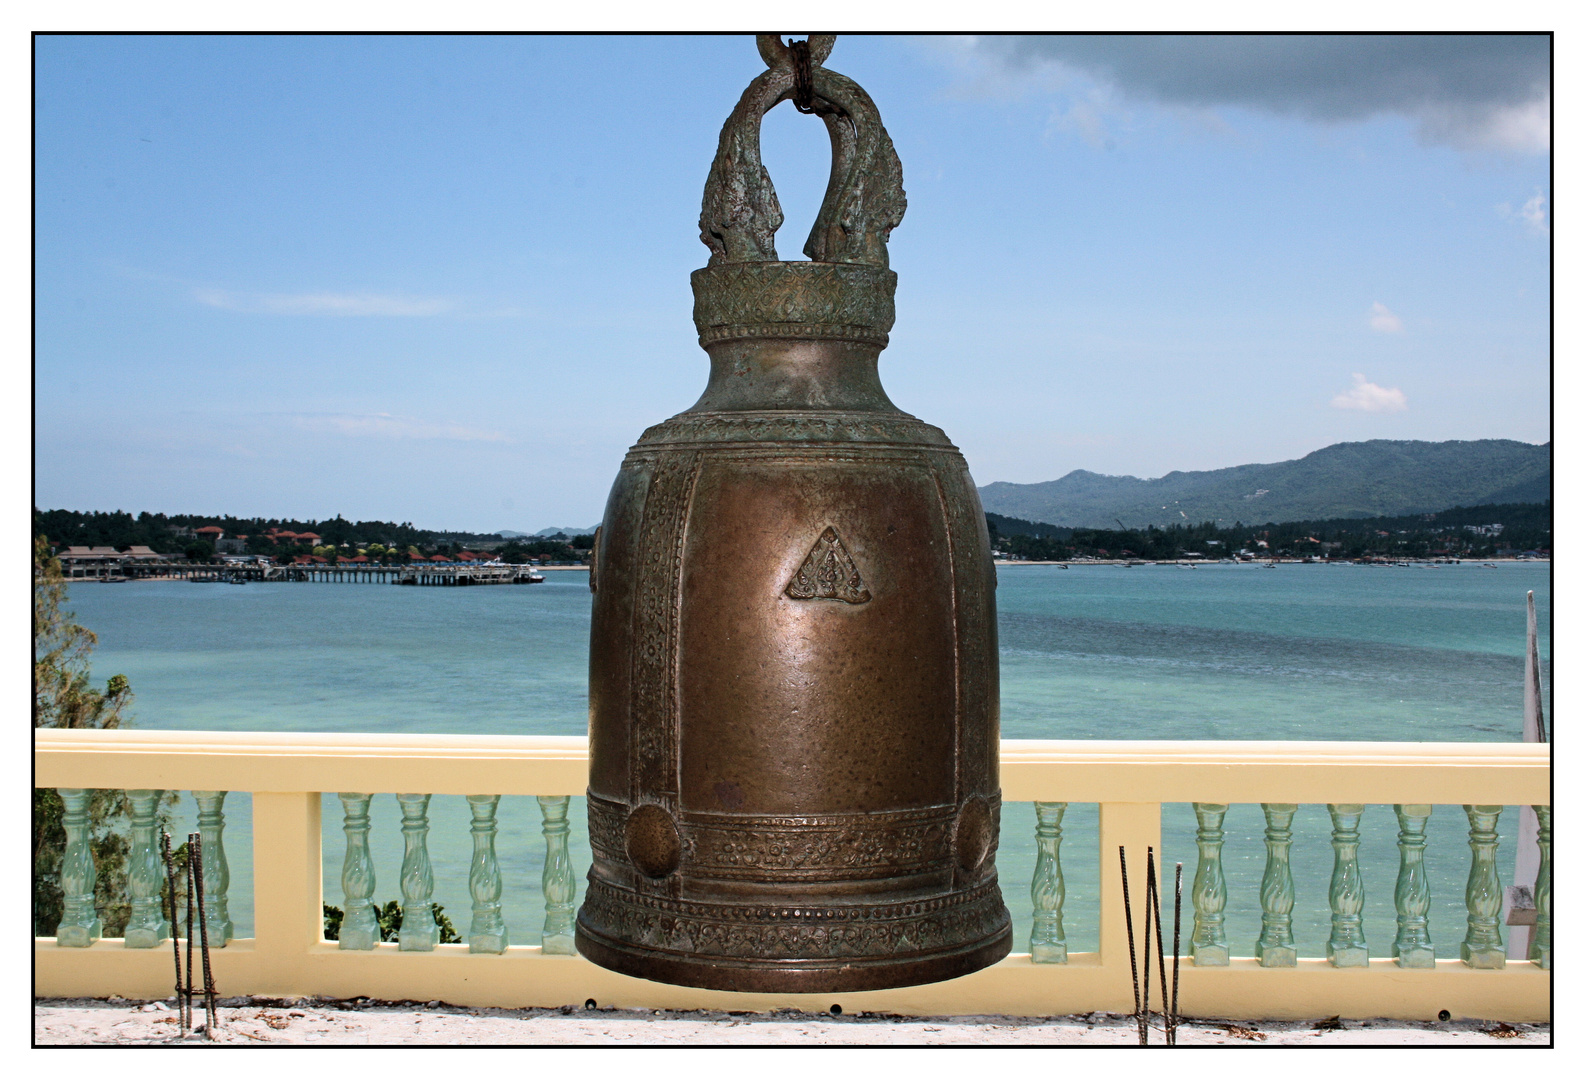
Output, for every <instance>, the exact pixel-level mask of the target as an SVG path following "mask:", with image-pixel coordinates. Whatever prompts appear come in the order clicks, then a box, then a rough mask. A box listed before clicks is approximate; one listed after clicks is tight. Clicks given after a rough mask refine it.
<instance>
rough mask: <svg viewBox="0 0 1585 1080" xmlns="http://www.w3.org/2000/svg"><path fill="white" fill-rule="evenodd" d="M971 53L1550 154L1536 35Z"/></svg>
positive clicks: (1141, 86) (1133, 41) (1274, 39)
mask: <svg viewBox="0 0 1585 1080" xmlns="http://www.w3.org/2000/svg"><path fill="white" fill-rule="evenodd" d="M970 49H971V51H972V52H973V53H975V54H977V56H978V57H980V58H981V59H983V60H985V61H989V62H990V63H991V64H993V65H994V66H996V67H1000V68H1002V69H1004V70H1006V71H1007V72H1008V73H1013V72H1017V71H1030V70H1033V69H1036V68H1040V67H1043V66H1046V65H1049V64H1057V65H1060V66H1062V67H1064V68H1068V69H1070V70H1073V71H1076V72H1081V73H1083V74H1086V75H1089V76H1090V77H1092V78H1094V79H1096V80H1098V81H1100V82H1103V83H1109V84H1111V85H1112V86H1113V87H1115V88H1116V89H1117V90H1118V91H1119V92H1120V93H1121V94H1122V95H1123V96H1124V97H1128V98H1133V99H1137V100H1143V101H1151V102H1156V103H1159V104H1163V105H1180V106H1189V107H1201V108H1206V107H1214V106H1218V105H1233V106H1242V107H1246V108H1252V109H1260V110H1264V111H1268V112H1275V113H1281V114H1288V115H1293V116H1298V117H1301V118H1304V119H1309V120H1320V121H1334V122H1335V121H1348V120H1363V119H1366V118H1368V117H1371V116H1375V115H1378V114H1381V113H1397V114H1401V115H1406V116H1410V117H1412V118H1414V119H1416V120H1417V121H1419V124H1420V134H1421V137H1422V138H1424V139H1426V140H1427V141H1431V142H1438V143H1448V144H1451V145H1456V146H1461V147H1467V148H1476V147H1485V148H1498V149H1509V150H1528V151H1538V150H1545V149H1547V148H1548V147H1549V146H1550V127H1551V99H1550V91H1549V88H1548V84H1549V79H1550V75H1551V59H1550V43H1549V41H1548V39H1547V38H1546V37H1545V36H1544V35H1540V34H1525V35H1503V34H1459V35H1412V34H1367V35H1352V34H1307V35H1274V34H1262V35H1230V34H1216V35H1173V34H1164V35H1132V34H1127V35H1006V36H983V37H977V38H974V39H973V41H972V44H971V46H970Z"/></svg>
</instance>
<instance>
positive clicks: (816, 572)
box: [787, 525, 870, 604]
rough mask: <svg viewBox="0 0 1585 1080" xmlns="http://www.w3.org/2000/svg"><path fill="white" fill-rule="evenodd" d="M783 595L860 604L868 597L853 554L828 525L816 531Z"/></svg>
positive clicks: (796, 598) (799, 598) (867, 591)
mask: <svg viewBox="0 0 1585 1080" xmlns="http://www.w3.org/2000/svg"><path fill="white" fill-rule="evenodd" d="M787 595H788V596H789V597H791V598H792V599H794V600H842V601H845V602H846V603H849V604H862V603H865V602H866V601H868V600H869V598H870V591H869V590H868V589H866V588H865V587H864V579H863V578H861V577H860V576H859V569H858V567H856V566H854V565H853V557H852V556H851V555H849V554H848V549H847V548H845V547H843V546H842V538H841V537H839V536H838V535H837V531H836V530H835V529H833V528H832V527H831V526H829V525H827V526H826V531H825V532H823V533H821V534H820V539H818V540H816V541H815V544H814V547H812V548H810V549H809V557H808V558H806V559H805V560H804V561H803V565H802V566H800V567H799V568H798V572H797V573H796V574H794V575H793V576H792V580H791V581H789V582H788V583H787Z"/></svg>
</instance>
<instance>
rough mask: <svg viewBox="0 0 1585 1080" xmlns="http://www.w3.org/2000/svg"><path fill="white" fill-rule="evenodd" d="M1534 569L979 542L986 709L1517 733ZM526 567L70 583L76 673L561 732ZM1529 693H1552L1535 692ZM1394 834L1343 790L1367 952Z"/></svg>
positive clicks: (1303, 872) (453, 847)
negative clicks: (1231, 560) (1225, 559)
mask: <svg viewBox="0 0 1585 1080" xmlns="http://www.w3.org/2000/svg"><path fill="white" fill-rule="evenodd" d="M1550 569H1551V568H1550V564H1547V563H1503V564H1499V565H1498V566H1497V567H1496V568H1494V569H1493V568H1486V567H1482V566H1480V565H1478V564H1468V563H1466V564H1463V565H1458V566H1410V567H1365V566H1327V565H1283V566H1279V567H1277V568H1275V569H1266V568H1264V567H1262V566H1260V565H1258V564H1255V565H1247V564H1246V565H1229V564H1215V565H1202V566H1199V567H1197V568H1195V569H1193V570H1190V569H1187V568H1182V567H1174V566H1154V565H1147V566H1137V567H1121V566H1116V567H1113V566H1075V567H1074V568H1073V569H1071V570H1062V569H1060V568H1058V567H1045V566H1012V567H1000V568H998V574H999V579H1000V580H999V586H998V592H997V602H998V608H999V620H1000V637H1001V678H1002V734H1003V736H1004V737H1006V738H1060V739H1087V738H1093V739H1357V740H1386V741H1399V740H1409V741H1456V742H1482V741H1512V740H1517V739H1518V738H1519V736H1520V730H1521V720H1522V703H1523V683H1522V671H1523V667H1522V664H1523V655H1524V639H1525V607H1524V600H1525V592H1526V590H1532V589H1533V590H1534V591H1535V596H1536V610H1537V615H1538V616H1539V620H1540V626H1541V639H1540V648H1541V655H1542V674H1543V683H1544V685H1545V686H1546V687H1547V688H1549V687H1550V683H1551V680H1550V669H1551V665H1550V658H1551V641H1550V636H1549V623H1550V615H1551V573H1550ZM545 576H546V579H547V580H546V582H545V583H544V584H543V585H534V586H517V587H511V588H484V589H436V588H430V589H425V588H418V589H412V588H407V589H403V588H392V587H389V586H379V585H351V584H323V585H321V584H280V583H252V584H248V585H241V586H238V585H222V584H198V583H188V582H129V583H123V584H111V585H102V584H97V583H79V584H75V585H73V586H72V587H71V599H70V603H69V605H68V606H69V607H70V608H72V609H73V610H75V612H76V613H77V616H78V619H79V621H80V622H82V623H83V624H84V625H86V626H88V627H89V628H90V629H92V630H94V631H95V632H96V633H97V634H98V635H99V647H98V650H97V651H96V653H95V654H94V674H95V678H96V679H97V680H99V681H101V682H102V681H103V680H104V679H106V678H108V677H109V676H110V675H112V674H115V673H118V672H119V673H122V674H125V675H126V676H128V678H129V679H130V680H131V683H132V688H133V690H134V692H135V694H136V700H135V701H134V704H133V709H132V712H133V716H134V723H135V724H136V726H137V727H139V728H166V729H189V730H191V729H208V730H272V731H357V732H478V733H500V734H556V735H573V734H582V733H583V732H584V730H585V724H586V714H587V685H586V684H587V671H588V632H589V591H588V585H587V578H586V577H585V576H584V575H583V574H582V573H581V572H551V573H547V574H546V575H545ZM1546 707H1547V716H1548V717H1549V718H1550V716H1551V708H1550V697H1549V696H1548V697H1547V698H1546ZM581 803H582V800H581V799H578V800H574V804H575V805H574V830H573V840H574V848H573V854H574V859H575V861H576V863H577V866H578V873H579V877H580V880H581V876H582V873H583V872H584V871H585V870H587V867H588V860H589V855H588V845H587V841H586V839H585V837H584V832H583V828H584V827H583V816H582V815H583V808H582V805H581ZM226 810H227V838H226V839H227V843H226V850H227V855H228V857H229V861H230V865H231V871H232V887H231V901H232V902H231V912H232V917H233V919H234V920H235V921H236V923H237V934H238V936H243V937H245V936H249V935H251V933H252V922H253V919H252V872H251V868H252V854H251V850H250V835H251V814H250V812H249V811H250V807H249V800H248V797H247V795H246V794H242V793H239V794H235V795H232V796H231V797H230V798H229V799H228V800H227V803H226ZM183 812H184V814H185V820H183V821H182V822H181V823H180V826H181V828H182V829H183V831H185V829H186V828H188V827H191V820H192V805H191V800H190V799H189V798H187V797H186V796H184V802H183ZM373 813H374V823H375V824H374V833H373V837H372V841H373V843H374V845H375V864H376V873H377V876H378V880H379V884H378V887H377V889H376V897H375V898H376V899H377V900H380V901H384V900H386V899H391V898H395V897H398V896H399V892H398V889H397V886H396V881H397V870H398V867H399V865H400V861H401V841H400V834H399V831H398V822H399V820H400V814H399V812H398V810H397V807H396V801H395V798H394V797H393V796H391V795H381V796H378V797H377V798H376V801H375V807H374V811H373ZM324 817H325V897H326V900H327V902H329V903H338V902H339V899H340V873H341V869H340V868H341V857H342V852H343V850H344V845H343V840H342V837H341V833H340V823H341V808H340V804H339V802H338V801H337V800H336V799H335V797H334V795H327V796H326V801H325V807H324ZM430 818H431V826H432V832H431V855H432V858H433V862H434V866H435V879H436V899H437V900H438V901H439V902H440V903H442V904H443V905H445V908H446V911H447V914H448V915H450V916H451V917H452V918H453V920H454V921H455V923H456V924H457V928H458V930H459V932H461V933H464V934H466V932H467V921H468V910H469V904H470V901H469V897H468V890H467V872H468V870H467V867H468V857H469V853H470V848H469V841H468V831H467V819H468V811H467V807H466V804H465V803H464V802H463V800H462V799H461V797H448V796H437V797H436V798H435V799H434V801H433V803H432V805H431V810H430ZM500 818H501V829H502V831H501V836H500V840H499V844H498V846H499V850H500V853H501V856H502V861H503V869H504V872H505V876H506V883H505V887H506V893H505V895H504V897H503V903H504V904H505V908H506V916H507V920H508V924H509V926H510V927H511V930H512V934H513V938H514V941H515V942H516V943H518V944H534V943H537V942H538V940H539V926H540V923H541V921H542V918H543V913H542V908H541V907H540V904H539V900H538V891H539V889H538V882H539V875H540V869H541V863H542V857H543V843H542V841H541V839H540V834H539V809H538V806H537V804H535V802H534V800H533V799H531V798H513V797H508V798H505V799H503V800H502V807H501V814H500ZM1261 823H1262V818H1261V813H1260V808H1259V807H1258V806H1234V807H1233V808H1232V809H1231V810H1230V811H1229V813H1228V819H1227V832H1228V840H1227V844H1226V848H1225V851H1224V856H1225V861H1226V866H1227V875H1228V886H1229V897H1230V898H1229V903H1228V937H1229V943H1230V945H1231V946H1232V947H1233V951H1234V953H1235V954H1236V955H1250V954H1251V953H1252V951H1253V944H1254V941H1255V939H1256V937H1258V935H1259V924H1260V915H1259V909H1260V905H1259V895H1258V894H1259V879H1260V872H1261V867H1262V865H1263V861H1264V847H1263V844H1262V842H1261V840H1260V829H1261ZM1064 827H1065V834H1064V842H1063V849H1062V854H1063V865H1064V869H1065V870H1066V873H1067V884H1068V902H1067V909H1066V919H1065V922H1066V925H1067V932H1068V942H1069V948H1070V950H1072V951H1086V950H1092V949H1094V948H1095V943H1096V922H1097V919H1096V906H1097V903H1098V889H1097V880H1098V852H1097V850H1096V846H1097V841H1096V810H1095V807H1094V806H1093V805H1080V804H1075V805H1074V806H1072V807H1070V809H1069V811H1068V813H1067V818H1066V820H1065V822H1064ZM1516 827H1517V814H1516V813H1515V812H1514V811H1513V810H1512V809H1510V810H1509V811H1506V812H1505V813H1504V814H1503V818H1502V822H1501V824H1500V826H1499V828H1500V831H1501V832H1502V833H1503V834H1504V848H1503V851H1502V854H1501V856H1500V859H1499V868H1500V869H1501V871H1502V873H1503V874H1504V877H1505V879H1506V875H1507V874H1508V873H1510V872H1511V868H1512V866H1513V854H1512V848H1511V837H1512V834H1513V832H1514V830H1515V828H1516ZM1033 828H1034V815H1033V809H1032V807H1031V806H1029V805H1028V804H1008V805H1007V806H1006V807H1005V808H1004V814H1003V823H1002V842H1001V851H1000V854H999V855H998V865H999V867H1000V871H1001V878H1002V888H1003V892H1004V895H1005V896H1006V898H1007V902H1008V906H1009V908H1010V909H1011V910H1012V912H1013V917H1014V920H1015V925H1016V926H1017V928H1018V935H1019V940H1018V944H1017V946H1016V947H1017V948H1019V949H1025V948H1027V946H1028V933H1029V922H1030V901H1029V887H1028V882H1029V877H1030V872H1031V870H1032V868H1033V862H1034V851H1033V838H1032V834H1033ZM1329 828H1330V825H1329V821H1328V818H1327V813H1326V808H1325V807H1324V806H1303V807H1301V808H1300V810H1299V814H1298V816H1297V818H1296V820H1295V841H1294V847H1293V868H1294V877H1295V883H1296V888H1297V892H1298V901H1297V905H1296V907H1295V910H1294V917H1295V934H1296V937H1297V939H1298V944H1299V946H1300V952H1301V955H1306V956H1320V955H1323V954H1324V946H1325V941H1326V936H1327V927H1328V921H1327V901H1326V891H1327V882H1328V880H1329V877H1330V873H1331V862H1332V852H1331V847H1330V845H1329V843H1328V835H1329ZM1163 830H1164V831H1163V847H1164V849H1165V851H1164V853H1163V855H1164V861H1165V865H1166V867H1167V872H1168V874H1169V875H1170V868H1171V864H1172V862H1173V861H1174V860H1181V861H1182V862H1183V863H1184V864H1185V865H1184V873H1185V878H1186V879H1188V878H1192V875H1193V873H1194V844H1193V839H1192V836H1193V815H1192V813H1191V812H1190V810H1189V808H1188V807H1187V806H1182V805H1172V806H1168V807H1166V808H1164V822H1163ZM1395 832H1396V829H1395V823H1394V821H1393V814H1392V808H1391V807H1390V806H1372V807H1369V808H1368V809H1367V811H1366V814H1365V821H1364V826H1363V833H1364V841H1363V843H1362V846H1361V859H1362V864H1363V868H1364V874H1365V884H1366V895H1367V902H1366V908H1365V919H1366V922H1365V932H1366V936H1367V938H1368V940H1369V942H1370V946H1371V952H1372V955H1382V956H1386V955H1390V951H1391V945H1392V937H1393V931H1394V920H1393V908H1392V888H1393V881H1394V877H1395V874H1396V866H1397V849H1396V846H1395V843H1394V838H1395ZM1430 833H1431V844H1430V847H1429V849H1428V853H1427V857H1426V860H1427V864H1428V867H1429V869H1430V872H1431V875H1432V883H1433V895H1434V906H1433V909H1432V934H1433V938H1434V940H1435V941H1436V945H1437V952H1438V955H1444V956H1456V955H1457V951H1458V942H1459V940H1460V939H1461V938H1462V936H1463V931H1464V923H1463V889H1464V875H1465V873H1466V872H1467V868H1468V860H1469V855H1468V847H1467V843H1466V841H1467V823H1466V822H1465V819H1464V814H1463V812H1462V810H1461V809H1460V808H1458V807H1455V806H1439V807H1437V809H1436V812H1435V814H1434V815H1433V817H1432V819H1431V828H1430ZM1137 872H1138V871H1136V873H1137ZM1168 888H1169V889H1170V881H1169V885H1168ZM580 896H581V889H580ZM1169 905H1170V897H1169ZM1169 933H1170V931H1169ZM1184 934H1185V938H1186V937H1187V934H1188V920H1187V919H1186V920H1185V929H1184Z"/></svg>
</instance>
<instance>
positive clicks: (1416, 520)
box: [985, 502, 1552, 560]
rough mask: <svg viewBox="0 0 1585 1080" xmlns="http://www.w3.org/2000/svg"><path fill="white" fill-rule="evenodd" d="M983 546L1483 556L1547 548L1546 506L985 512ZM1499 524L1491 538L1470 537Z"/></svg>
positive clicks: (1140, 554)
mask: <svg viewBox="0 0 1585 1080" xmlns="http://www.w3.org/2000/svg"><path fill="white" fill-rule="evenodd" d="M985 522H986V527H987V529H988V530H989V532H990V535H991V545H992V547H994V548H995V549H996V550H998V551H1001V552H1003V553H1005V554H1008V555H1011V556H1013V557H1014V558H1018V559H1035V560H1065V559H1071V558H1075V557H1079V556H1084V557H1090V558H1113V559H1116V558H1140V559H1178V558H1183V557H1184V556H1185V555H1186V554H1188V553H1194V554H1198V555H1203V556H1206V557H1210V558H1225V557H1227V556H1231V555H1235V554H1236V553H1237V552H1239V551H1241V550H1242V551H1249V552H1252V553H1255V554H1257V555H1259V556H1264V555H1284V556H1299V557H1302V556H1306V555H1312V556H1316V557H1321V556H1326V557H1330V558H1345V559H1360V558H1427V557H1431V556H1450V557H1454V558H1467V559H1479V558H1490V557H1492V556H1493V555H1495V554H1496V553H1497V552H1498V551H1500V550H1507V549H1513V550H1517V551H1528V550H1540V551H1550V549H1551V547H1552V504H1551V503H1550V502H1544V503H1518V504H1507V505H1497V506H1471V507H1462V506H1455V507H1453V508H1452V509H1450V510H1442V511H1439V512H1437V513H1434V514H1412V515H1407V516H1400V517H1377V518H1334V519H1331V520H1328V521H1290V522H1284V523H1281V524H1278V523H1275V522H1266V523H1265V524H1264V525H1245V524H1243V523H1242V522H1234V523H1233V524H1232V525H1231V526H1227V527H1222V526H1218V525H1217V524H1215V523H1213V522H1209V521H1207V522H1201V523H1200V524H1198V525H1171V526H1168V527H1167V528H1164V529H1163V528H1157V527H1156V526H1153V525H1152V526H1150V527H1148V528H1144V529H1069V528H1063V527H1060V526H1056V525H1048V524H1046V523H1044V522H1039V521H1025V520H1022V519H1019V518H1010V517H1006V516H1004V515H1001V514H986V515H985ZM1493 524H1501V525H1502V526H1503V527H1502V530H1501V531H1500V532H1499V533H1498V534H1497V535H1495V536H1493V535H1488V534H1483V533H1479V532H1474V531H1472V530H1471V528H1468V527H1476V528H1486V527H1489V526H1491V525H1493Z"/></svg>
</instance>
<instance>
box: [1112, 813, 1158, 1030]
mask: <svg viewBox="0 0 1585 1080" xmlns="http://www.w3.org/2000/svg"><path fill="white" fill-rule="evenodd" d="M1117 862H1118V866H1119V867H1120V869H1121V870H1122V872H1123V922H1124V923H1125V924H1126V925H1127V927H1128V973H1129V975H1131V976H1133V980H1134V1019H1135V1020H1136V1021H1138V1023H1139V1045H1140V1046H1149V1045H1150V1042H1149V1039H1148V1038H1147V1037H1146V1035H1145V1020H1144V1016H1143V1014H1142V1013H1141V1012H1140V1009H1139V963H1138V961H1137V960H1136V959H1135V957H1134V909H1133V905H1131V904H1130V903H1129V901H1128V855H1127V853H1125V852H1124V850H1123V845H1122V844H1118V845H1117Z"/></svg>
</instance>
